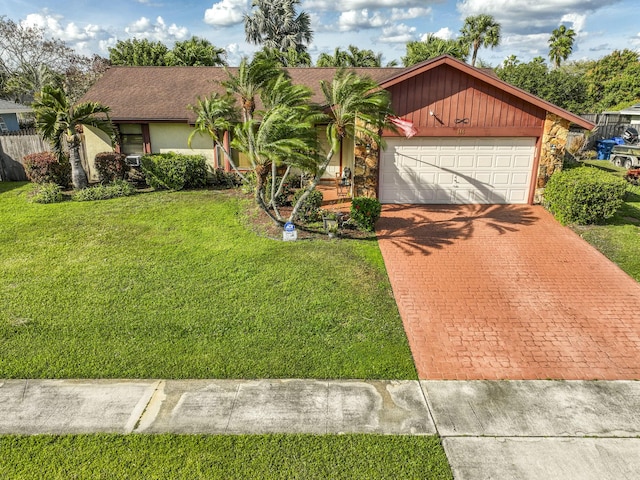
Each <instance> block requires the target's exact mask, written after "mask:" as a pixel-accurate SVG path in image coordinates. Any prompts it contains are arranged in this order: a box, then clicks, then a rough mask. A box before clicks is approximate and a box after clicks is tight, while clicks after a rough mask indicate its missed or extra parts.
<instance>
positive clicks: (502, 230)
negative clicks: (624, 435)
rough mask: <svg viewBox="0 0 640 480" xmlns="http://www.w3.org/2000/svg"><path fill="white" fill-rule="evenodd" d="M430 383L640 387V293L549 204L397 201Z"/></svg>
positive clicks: (394, 225) (386, 238) (410, 327)
mask: <svg viewBox="0 0 640 480" xmlns="http://www.w3.org/2000/svg"><path fill="white" fill-rule="evenodd" d="M377 235H378V241H379V244H380V249H381V251H382V255H383V257H384V262H385V265H386V268H387V272H388V274H389V278H390V281H391V285H392V288H393V293H394V295H395V298H396V301H397V303H398V308H399V311H400V315H401V317H402V320H403V323H404V328H405V331H406V333H407V336H408V339H409V344H410V346H411V351H412V353H413V357H414V360H415V363H416V367H417V370H418V376H419V377H420V378H421V379H429V380H453V379H467V380H495V379H511V380H534V379H567V380H593V379H601V380H616V379H627V380H631V379H640V285H639V284H638V283H637V282H635V281H634V280H633V279H632V278H631V277H629V276H628V275H627V274H626V273H624V272H623V271H622V270H620V269H619V268H618V267H617V266H616V265H615V264H613V263H612V262H610V261H609V260H608V259H607V258H606V257H604V256H603V255H602V254H600V253H599V252H598V251H597V250H595V249H594V248H593V247H591V246H590V245H589V244H588V243H586V242H585V241H584V240H582V239H581V238H580V237H579V236H578V235H576V234H575V233H574V232H573V231H571V230H570V229H569V228H567V227H563V226H562V225H560V224H559V223H557V222H556V221H555V220H554V218H553V217H552V216H551V215H550V214H549V213H548V212H547V211H546V210H544V209H543V208H542V207H539V206H528V205H456V206H451V205H446V206H407V205H385V206H384V208H383V213H382V217H381V219H380V221H379V222H378V226H377Z"/></svg>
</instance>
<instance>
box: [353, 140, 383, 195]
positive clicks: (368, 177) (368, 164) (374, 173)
mask: <svg viewBox="0 0 640 480" xmlns="http://www.w3.org/2000/svg"><path fill="white" fill-rule="evenodd" d="M367 145H369V146H370V147H369V152H368V153H367ZM379 158H380V147H379V146H378V144H377V143H375V142H372V141H370V140H364V139H360V138H358V139H357V140H356V142H355V154H354V171H353V196H354V197H368V198H378V192H377V190H378V188H377V187H378V165H379Z"/></svg>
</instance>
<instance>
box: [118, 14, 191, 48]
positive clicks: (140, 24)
mask: <svg viewBox="0 0 640 480" xmlns="http://www.w3.org/2000/svg"><path fill="white" fill-rule="evenodd" d="M124 31H125V32H126V33H127V34H128V35H129V36H131V37H136V38H147V39H150V40H154V41H159V42H162V43H164V44H169V43H172V42H175V41H176V40H183V39H185V38H187V37H188V36H189V30H188V29H187V28H186V27H179V26H178V25H176V24H175V23H172V24H171V25H169V26H167V24H166V23H165V21H164V19H163V18H162V17H157V18H156V21H155V23H153V22H152V21H151V20H150V19H148V18H147V17H140V18H139V19H138V20H136V21H135V22H133V23H131V24H129V26H128V27H126V28H125V29H124Z"/></svg>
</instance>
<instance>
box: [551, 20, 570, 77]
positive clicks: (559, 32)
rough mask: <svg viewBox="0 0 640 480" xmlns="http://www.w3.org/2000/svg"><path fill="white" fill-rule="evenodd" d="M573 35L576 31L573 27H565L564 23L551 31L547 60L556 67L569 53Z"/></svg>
mask: <svg viewBox="0 0 640 480" xmlns="http://www.w3.org/2000/svg"><path fill="white" fill-rule="evenodd" d="M575 35H576V32H574V31H573V29H571V28H569V29H567V27H565V26H564V25H560V26H559V27H558V28H556V29H555V30H554V31H553V32H552V33H551V36H550V37H549V42H548V43H549V60H551V61H552V62H553V64H554V65H555V67H556V68H558V67H559V66H560V63H561V62H562V61H563V60H566V59H567V58H569V55H571V52H572V51H573V41H574V37H575Z"/></svg>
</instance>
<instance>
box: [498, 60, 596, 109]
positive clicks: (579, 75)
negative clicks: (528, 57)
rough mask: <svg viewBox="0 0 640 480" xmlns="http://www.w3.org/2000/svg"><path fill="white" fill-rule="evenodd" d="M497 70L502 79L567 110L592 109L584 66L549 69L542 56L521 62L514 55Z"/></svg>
mask: <svg viewBox="0 0 640 480" xmlns="http://www.w3.org/2000/svg"><path fill="white" fill-rule="evenodd" d="M496 74H497V75H498V77H500V78H501V79H502V80H504V81H506V82H508V83H510V84H512V85H515V86H516V87H519V88H521V89H523V90H525V91H527V92H529V93H532V94H534V95H537V96H538V97H541V98H543V99H545V100H547V101H549V102H551V103H554V104H556V105H558V106H559V107H562V108H564V109H566V110H569V111H571V112H574V113H577V114H580V113H588V112H589V109H590V104H589V102H588V98H587V85H586V82H585V81H584V73H583V69H582V68H573V69H571V68H562V69H554V70H552V71H549V67H548V66H547V64H546V63H545V60H544V58H542V57H536V58H534V59H533V60H532V61H531V62H528V63H521V62H520V61H519V60H518V59H517V58H516V57H515V56H513V55H512V56H511V57H509V58H508V59H507V60H505V61H504V62H503V64H502V66H501V67H499V68H497V69H496Z"/></svg>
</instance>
